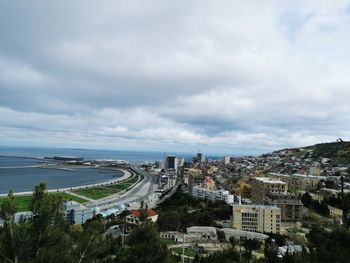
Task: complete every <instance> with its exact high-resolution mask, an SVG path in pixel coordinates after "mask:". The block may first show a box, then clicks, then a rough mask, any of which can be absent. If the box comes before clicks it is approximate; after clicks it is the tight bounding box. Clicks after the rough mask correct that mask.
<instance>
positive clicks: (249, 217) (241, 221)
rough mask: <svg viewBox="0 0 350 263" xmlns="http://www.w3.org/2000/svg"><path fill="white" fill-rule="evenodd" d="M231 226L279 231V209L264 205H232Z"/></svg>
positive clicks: (244, 229) (271, 231)
mask: <svg viewBox="0 0 350 263" xmlns="http://www.w3.org/2000/svg"><path fill="white" fill-rule="evenodd" d="M232 221H233V228H235V229H238V230H243V231H251V232H260V233H280V230H281V209H280V208H278V207H277V206H265V205H241V204H235V205H233V220H232Z"/></svg>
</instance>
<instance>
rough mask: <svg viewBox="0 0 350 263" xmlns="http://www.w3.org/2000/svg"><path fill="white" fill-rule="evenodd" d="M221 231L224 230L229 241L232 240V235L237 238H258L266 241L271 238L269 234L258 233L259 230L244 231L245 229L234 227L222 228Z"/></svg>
mask: <svg viewBox="0 0 350 263" xmlns="http://www.w3.org/2000/svg"><path fill="white" fill-rule="evenodd" d="M220 231H222V232H224V234H225V239H226V240H227V241H229V240H230V238H231V237H234V238H236V239H241V238H244V239H256V240H259V241H263V242H264V241H265V240H266V239H268V238H269V236H268V235H265V234H261V233H257V232H249V231H243V230H237V229H232V228H221V229H220Z"/></svg>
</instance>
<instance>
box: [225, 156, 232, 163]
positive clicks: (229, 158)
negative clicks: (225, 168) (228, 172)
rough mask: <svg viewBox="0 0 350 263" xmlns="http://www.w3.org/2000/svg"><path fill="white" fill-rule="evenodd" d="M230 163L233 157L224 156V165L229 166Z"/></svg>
mask: <svg viewBox="0 0 350 263" xmlns="http://www.w3.org/2000/svg"><path fill="white" fill-rule="evenodd" d="M230 161H231V157H230V156H224V158H223V162H224V164H229V163H230Z"/></svg>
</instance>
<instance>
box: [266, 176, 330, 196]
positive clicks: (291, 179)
mask: <svg viewBox="0 0 350 263" xmlns="http://www.w3.org/2000/svg"><path fill="white" fill-rule="evenodd" d="M269 176H270V177H272V178H277V179H279V180H281V181H283V182H285V183H287V184H288V190H289V191H290V192H294V193H297V192H299V191H310V190H315V189H317V187H318V185H319V182H320V181H321V180H325V177H324V176H315V175H305V174H292V175H289V174H279V173H269Z"/></svg>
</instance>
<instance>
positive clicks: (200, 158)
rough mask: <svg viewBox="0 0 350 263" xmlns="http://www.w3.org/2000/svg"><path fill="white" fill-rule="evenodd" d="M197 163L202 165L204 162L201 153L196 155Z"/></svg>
mask: <svg viewBox="0 0 350 263" xmlns="http://www.w3.org/2000/svg"><path fill="white" fill-rule="evenodd" d="M197 161H198V162H199V163H204V162H205V156H204V154H203V153H197Z"/></svg>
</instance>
